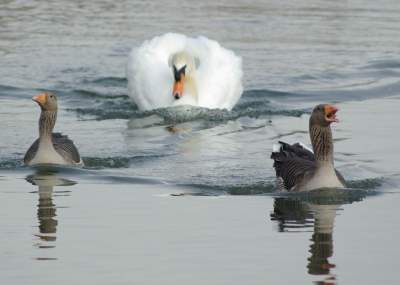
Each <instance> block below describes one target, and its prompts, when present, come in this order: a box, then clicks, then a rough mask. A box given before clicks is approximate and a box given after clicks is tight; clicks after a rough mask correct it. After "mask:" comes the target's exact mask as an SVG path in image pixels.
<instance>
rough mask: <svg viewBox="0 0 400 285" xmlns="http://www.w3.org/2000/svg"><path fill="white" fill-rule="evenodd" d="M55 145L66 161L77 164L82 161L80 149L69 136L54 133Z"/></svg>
mask: <svg viewBox="0 0 400 285" xmlns="http://www.w3.org/2000/svg"><path fill="white" fill-rule="evenodd" d="M53 146H54V149H55V150H56V151H57V153H58V154H59V155H61V156H62V157H63V158H64V159H65V160H66V161H69V162H72V163H77V164H80V163H82V161H81V156H80V155H79V151H78V149H77V148H76V146H75V145H74V142H73V141H72V140H70V139H69V138H68V136H64V135H62V134H61V133H53Z"/></svg>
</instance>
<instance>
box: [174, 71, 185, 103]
mask: <svg viewBox="0 0 400 285" xmlns="http://www.w3.org/2000/svg"><path fill="white" fill-rule="evenodd" d="M184 78H185V75H183V74H182V75H181V78H180V80H179V81H175V83H174V88H173V90H172V96H174V98H175V99H176V100H178V99H180V98H181V97H182V96H183V81H184Z"/></svg>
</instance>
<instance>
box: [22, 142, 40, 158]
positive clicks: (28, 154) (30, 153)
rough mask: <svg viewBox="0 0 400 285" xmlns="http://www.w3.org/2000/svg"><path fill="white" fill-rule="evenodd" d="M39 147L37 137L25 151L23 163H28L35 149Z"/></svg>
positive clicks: (33, 155) (35, 151)
mask: <svg viewBox="0 0 400 285" xmlns="http://www.w3.org/2000/svg"><path fill="white" fill-rule="evenodd" d="M38 149H39V139H37V140H35V141H34V142H33V144H32V145H31V146H30V148H29V149H28V150H27V151H26V153H25V156H24V163H25V164H29V163H30V162H31V161H32V159H33V158H34V157H35V155H36V153H37V151H38Z"/></svg>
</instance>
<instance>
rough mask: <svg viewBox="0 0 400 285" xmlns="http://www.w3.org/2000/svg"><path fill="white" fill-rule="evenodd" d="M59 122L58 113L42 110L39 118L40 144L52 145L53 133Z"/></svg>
mask: <svg viewBox="0 0 400 285" xmlns="http://www.w3.org/2000/svg"><path fill="white" fill-rule="evenodd" d="M56 120H57V111H45V110H42V113H41V114H40V118H39V143H40V144H50V145H51V144H52V133H53V129H54V125H55V124H56Z"/></svg>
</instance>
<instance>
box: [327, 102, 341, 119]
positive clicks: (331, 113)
mask: <svg viewBox="0 0 400 285" xmlns="http://www.w3.org/2000/svg"><path fill="white" fill-rule="evenodd" d="M337 111H339V109H338V108H336V107H335V106H333V105H325V119H326V121H328V122H330V123H333V122H335V123H338V122H339V120H338V118H336V112H337Z"/></svg>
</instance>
